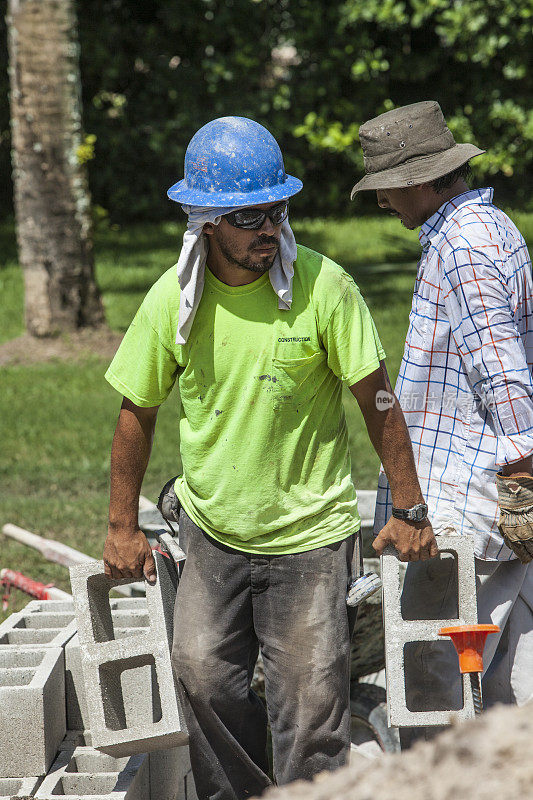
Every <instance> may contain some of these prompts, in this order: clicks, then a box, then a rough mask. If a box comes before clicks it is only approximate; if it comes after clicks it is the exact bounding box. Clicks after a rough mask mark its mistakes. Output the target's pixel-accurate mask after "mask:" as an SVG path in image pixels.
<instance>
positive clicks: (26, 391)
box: [0, 214, 533, 619]
mask: <svg viewBox="0 0 533 800" xmlns="http://www.w3.org/2000/svg"><path fill="white" fill-rule="evenodd" d="M514 218H515V219H516V220H517V222H518V224H519V225H521V227H522V230H524V232H525V233H526V235H528V238H529V239H530V240H531V239H533V215H525V214H515V215H514ZM293 227H294V230H295V233H296V238H297V240H298V241H299V242H301V243H302V244H306V245H308V246H309V247H312V248H314V249H317V250H319V251H321V252H323V253H326V254H327V255H329V256H330V257H331V258H333V259H335V260H336V261H338V262H339V263H340V264H342V265H343V266H344V267H345V268H346V269H347V270H348V271H349V272H350V273H351V274H352V275H353V276H354V278H355V279H356V281H357V283H358V284H359V286H360V288H361V290H362V292H363V295H364V296H365V298H366V300H367V302H368V304H369V306H370V309H371V311H372V314H373V316H374V319H375V322H376V325H377V327H378V330H379V332H380V336H381V339H382V341H383V344H384V347H385V349H386V351H387V356H388V359H387V364H388V369H389V373H390V375H391V378H392V379H395V377H396V375H397V372H398V366H399V363H400V359H401V354H402V350H403V341H404V336H405V331H406V327H407V316H408V312H409V308H410V299H411V292H412V286H413V281H414V272H415V263H416V259H417V257H418V239H417V235H416V233H413V232H409V231H406V230H404V229H403V228H402V227H401V226H400V225H399V223H398V221H397V220H395V219H392V218H389V217H382V218H364V219H354V220H348V221H333V220H302V221H299V222H297V223H294V225H293ZM182 232H183V226H179V225H178V224H177V223H165V224H160V225H138V226H136V227H134V228H131V229H120V230H112V229H110V228H105V229H102V230H100V231H98V232H97V235H96V267H97V279H98V283H99V285H100V287H101V290H102V293H103V297H104V303H105V308H106V314H107V319H108V322H109V324H110V326H111V327H112V328H114V329H116V330H119V331H124V330H125V329H126V328H127V326H128V324H129V322H130V320H131V318H132V317H133V314H134V313H135V311H136V309H137V307H138V305H139V303H140V302H141V300H142V298H143V297H144V294H145V293H146V291H147V289H148V288H149V286H150V285H151V284H152V283H153V282H154V281H155V280H156V279H157V278H158V277H159V275H160V274H161V273H162V272H164V271H165V270H166V269H167V268H168V267H169V266H170V265H172V264H173V263H175V261H176V259H177V253H178V251H179V246H180V239H181V234H182ZM0 247H1V251H0V252H2V253H3V261H2V262H0V319H1V320H2V322H1V325H0V342H2V341H7V340H9V339H11V338H13V337H14V336H17V335H19V334H20V333H22V332H23V318H22V306H23V287H22V278H21V273H20V270H19V268H18V266H17V263H16V247H15V239H14V233H13V226H12V225H10V224H8V223H3V224H0ZM105 367H106V362H105V361H103V360H101V359H99V358H97V357H96V356H93V357H89V358H86V359H85V360H83V361H78V362H76V363H73V362H59V361H55V362H48V363H43V364H39V365H33V366H11V367H4V368H1V369H0V442H1V458H0V525H2V524H4V523H5V522H13V523H15V524H17V525H20V526H22V527H24V528H28V529H29V530H31V531H34V532H35V533H39V534H41V535H44V536H49V537H51V538H57V539H59V540H61V541H64V542H65V543H67V544H70V545H72V546H74V547H77V548H79V549H81V550H83V551H85V552H86V553H89V554H90V555H93V556H96V557H100V556H101V551H102V546H103V542H104V538H105V534H106V518H107V499H108V472H109V449H110V445H111V439H112V436H113V430H114V426H115V421H116V416H117V413H118V409H119V406H120V397H119V396H118V395H117V393H116V392H115V391H114V390H113V389H112V388H111V387H110V386H109V385H108V384H107V383H106V381H105V380H104V378H103V373H104V371H105ZM178 403H179V398H178V396H177V393H176V392H173V394H172V395H171V397H170V398H169V400H168V401H167V403H165V405H164V406H163V407H162V409H161V411H160V413H159V416H158V424H157V431H156V437H155V442H154V449H153V454H152V458H151V461H150V466H149V468H148V472H147V475H146V478H145V482H144V486H143V493H144V494H146V495H147V496H148V497H151V498H152V499H154V498H155V497H156V496H157V494H158V491H159V488H160V487H161V485H162V484H163V483H164V481H165V480H167V479H168V478H169V477H170V476H171V475H173V474H176V473H177V472H179V468H180V464H179V456H178V443H177V430H176V406H177V404H178ZM346 411H347V417H348V423H349V428H350V444H351V449H352V463H353V477H354V481H355V483H356V485H357V486H359V487H360V488H373V487H374V485H375V481H376V474H377V468H378V460H377V458H376V457H375V454H374V453H373V451H372V449H371V447H370V444H369V442H368V439H367V436H366V432H365V430H364V426H363V423H362V419H361V415H360V413H359V411H358V409H357V407H356V404H355V401H353V399H352V397H351V395H350V394H349V393H348V392H347V396H346ZM1 552H2V555H1V558H0V567H10V568H12V569H16V570H20V571H22V572H24V573H25V574H28V575H30V576H32V577H34V578H36V579H38V580H41V581H43V582H45V583H46V582H51V581H53V582H54V583H55V584H56V585H57V586H60V587H61V588H63V589H65V590H67V591H69V590H70V589H69V582H68V574H67V570H66V569H64V568H63V567H59V566H56V565H53V564H49V563H48V562H46V561H45V560H44V559H42V558H41V556H40V555H38V554H37V553H36V552H35V551H33V550H31V549H29V548H26V547H23V546H22V545H18V544H16V543H14V542H12V541H11V540H8V539H3V540H2V551H1ZM27 599H28V598H27V596H25V595H22V594H21V593H17V596H16V597H15V598H14V601H13V602H12V604H11V606H10V610H14V609H16V608H19V607H21V606H23V605H24V604H25V603H26V602H27ZM0 619H2V615H1V614H0Z"/></svg>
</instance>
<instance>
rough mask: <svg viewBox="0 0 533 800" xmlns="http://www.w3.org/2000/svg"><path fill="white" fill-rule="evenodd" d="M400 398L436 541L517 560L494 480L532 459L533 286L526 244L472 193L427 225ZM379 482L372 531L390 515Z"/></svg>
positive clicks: (483, 192)
mask: <svg viewBox="0 0 533 800" xmlns="http://www.w3.org/2000/svg"><path fill="white" fill-rule="evenodd" d="M419 238H420V243H421V245H422V248H423V252H422V258H421V260H420V263H419V265H418V273H417V278H416V283H415V289H414V295H413V304H412V308H411V313H410V315H409V329H408V331H407V340H406V343H405V350H404V354H403V359H402V364H401V367H400V374H399V376H398V381H397V384H396V394H397V396H398V399H399V401H400V405H401V407H402V410H403V412H404V415H405V419H406V421H407V425H408V428H409V434H410V436H411V440H412V443H413V452H414V457H415V463H416V465H417V472H418V476H419V479H420V486H421V488H422V492H423V494H424V497H425V498H426V502H427V504H428V506H429V515H430V519H431V522H432V524H433V528H434V530H435V533H436V534H439V533H445V532H447V533H456V534H463V535H464V534H469V535H474V536H475V552H476V556H478V557H479V558H482V559H485V560H488V561H495V560H508V559H510V558H514V554H513V553H512V552H511V551H510V550H509V549H508V548H507V547H506V546H505V545H504V544H503V540H502V537H501V536H500V533H499V531H498V527H497V524H498V503H497V492H496V485H495V480H494V478H495V475H496V472H497V471H498V469H499V468H500V467H501V465H503V464H508V463H512V462H514V461H519V460H520V459H521V458H524V457H525V456H527V455H529V454H530V453H532V452H533V382H532V377H531V369H532V365H533V285H532V277H531V261H530V258H529V255H528V251H527V247H526V244H525V242H524V239H523V237H522V235H521V234H520V232H519V231H518V230H517V228H516V227H515V225H514V224H513V223H512V222H511V220H510V219H509V218H508V217H507V216H506V215H505V214H504V213H503V212H502V211H500V210H499V209H498V208H496V207H495V206H494V205H492V189H479V190H476V191H469V192H465V193H464V194H461V195H459V196H458V197H455V198H454V199H453V200H451V201H450V202H448V203H445V204H444V205H442V206H441V207H440V208H439V210H438V211H436V212H435V214H433V216H432V217H430V218H429V219H428V220H427V222H425V223H424V224H423V225H422V228H421V230H420V235H419ZM391 505H392V502H391V496H390V489H389V486H388V482H387V479H386V477H385V475H384V474H383V472H382V473H381V474H380V477H379V485H378V498H377V504H376V517H375V530H376V532H378V531H379V530H380V529H381V528H382V527H383V525H384V524H385V522H386V521H387V519H388V518H389V517H390V515H391Z"/></svg>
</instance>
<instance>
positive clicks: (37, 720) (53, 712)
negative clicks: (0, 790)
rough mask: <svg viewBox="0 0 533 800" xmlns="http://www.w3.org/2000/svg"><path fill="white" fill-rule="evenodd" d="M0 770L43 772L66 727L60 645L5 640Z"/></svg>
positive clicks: (19, 774)
mask: <svg viewBox="0 0 533 800" xmlns="http://www.w3.org/2000/svg"><path fill="white" fill-rule="evenodd" d="M0 709H1V711H0V775H2V776H8V777H10V778H23V777H25V776H27V775H37V776H40V775H44V774H45V773H46V771H47V770H48V768H49V766H50V764H51V763H52V761H53V760H54V758H55V755H56V753H57V749H58V747H59V745H60V743H61V740H62V739H63V737H64V735H65V731H66V719H65V660H64V654H63V650H62V648H60V647H41V648H37V647H34V648H30V647H27V646H24V647H17V646H15V645H4V646H0Z"/></svg>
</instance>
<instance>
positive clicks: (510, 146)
mask: <svg viewBox="0 0 533 800" xmlns="http://www.w3.org/2000/svg"><path fill="white" fill-rule="evenodd" d="M1 1H2V0H0V2H1ZM77 8H78V18H79V34H80V44H81V73H82V78H83V80H82V89H83V100H84V126H85V129H86V130H87V131H89V132H90V133H91V134H92V135H94V136H95V137H96V142H95V146H94V158H93V159H91V160H89V176H90V185H91V189H92V193H93V197H94V199H95V203H96V204H97V205H98V206H101V207H102V208H103V209H105V210H106V211H107V212H109V215H110V216H111V217H112V218H113V219H114V220H116V221H120V222H123V221H131V220H134V219H161V218H165V217H166V218H169V217H171V216H172V215H174V214H176V207H175V205H174V204H172V203H170V202H168V201H167V200H166V198H165V190H166V188H167V187H168V186H169V185H170V184H171V183H172V182H173V181H174V180H176V179H178V178H179V177H181V170H182V165H183V156H184V152H185V148H186V146H187V142H188V141H189V139H190V138H191V136H192V134H193V133H194V132H195V131H196V130H197V129H198V128H199V127H200V126H201V125H203V124H204V123H206V122H208V121H209V120H211V119H213V118H214V117H217V116H222V115H225V114H241V115H243V116H250V117H253V118H254V119H256V120H258V121H259V122H261V123H263V124H265V125H266V126H267V127H269V128H270V129H271V130H272V131H273V132H274V133H275V135H276V138H277V139H278V141H279V142H280V144H281V146H282V149H283V152H284V154H285V158H286V166H287V168H288V169H289V170H290V171H291V172H294V173H296V174H297V175H299V176H300V177H301V178H302V179H303V180H304V183H305V192H302V194H301V195H298V196H297V197H296V198H295V200H294V205H295V207H296V206H297V207H298V210H299V212H304V213H306V214H313V215H317V214H320V215H325V214H328V215H333V214H334V215H348V214H353V212H354V207H353V204H351V203H350V201H349V199H348V197H349V190H350V188H351V186H352V185H353V184H354V183H355V181H356V180H357V179H358V178H359V177H360V176H361V174H362V158H361V153H360V147H359V142H358V137H357V133H358V129H359V125H360V124H361V123H362V122H363V121H364V120H365V119H368V118H369V117H372V116H375V115H376V114H379V113H381V112H383V111H387V110H388V109H389V108H392V107H394V106H398V105H403V104H405V103H411V102H416V101H417V100H425V99H426V100H427V99H436V100H438V101H439V102H440V104H441V106H442V108H443V111H444V113H445V115H446V117H447V119H448V120H449V122H450V125H451V127H452V129H453V131H454V134H455V135H456V138H457V139H458V141H465V140H470V141H474V142H475V143H476V144H478V145H480V146H483V147H484V148H486V149H487V150H488V154H487V155H486V156H484V157H483V158H480V159H476V160H474V162H473V165H474V167H475V178H476V181H487V182H490V183H492V184H493V185H495V187H496V189H497V192H498V193H497V199H498V202H499V203H507V204H510V205H513V206H515V207H516V206H517V205H521V206H522V207H524V206H526V207H527V206H528V205H532V200H531V188H530V187H531V182H532V177H533V176H532V168H533V110H532V108H531V96H532V94H533V70H532V69H531V57H532V53H533V3H532V0H469V2H465V0H328V2H324V0H190V1H189V2H188V3H186V4H184V3H183V2H180V0H165V2H164V3H162V2H160V0H143V2H142V3H139V2H138V0H78V2H77ZM0 27H1V21H0ZM0 34H1V31H0ZM1 59H2V51H1V48H0V63H1ZM1 81H2V74H1V72H0V98H1V97H2V92H1ZM4 120H5V112H4V111H3V109H2V103H1V100H0V180H1V176H2V164H3V161H5V154H6V133H5V127H4V129H2V126H3V125H5V123H4ZM2 130H4V134H2ZM87 154H88V155H91V153H90V151H89V150H88V153H87ZM6 198H7V199H9V192H6ZM365 199H366V198H364V197H363V198H362V200H361V201H358V202H360V203H361V202H364V201H365ZM368 201H369V207H372V208H375V203H374V202H373V200H372V199H371V198H370V197H369V198H368ZM1 204H2V197H1V196H0V212H1V210H2V209H1ZM532 207H533V205H532ZM359 208H361V206H360V207H359ZM178 213H179V212H178Z"/></svg>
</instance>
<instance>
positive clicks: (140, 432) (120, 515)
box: [109, 400, 157, 531]
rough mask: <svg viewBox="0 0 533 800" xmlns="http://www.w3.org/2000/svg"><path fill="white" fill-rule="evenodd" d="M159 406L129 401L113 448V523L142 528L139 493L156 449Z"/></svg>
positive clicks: (110, 509)
mask: <svg viewBox="0 0 533 800" xmlns="http://www.w3.org/2000/svg"><path fill="white" fill-rule="evenodd" d="M156 416H157V409H155V413H154V410H153V409H139V408H138V407H136V406H133V404H132V403H130V402H129V401H127V400H125V401H124V403H123V404H122V408H121V410H120V414H119V418H118V422H117V427H116V429H115V435H114V438H113V446H112V448H111V489H110V502H109V526H110V528H111V529H112V530H113V529H121V530H126V529H130V530H131V531H134V530H137V528H138V506H139V494H140V492H141V486H142V481H143V478H144V473H145V472H146V467H147V466H148V461H149V459H150V452H151V449H152V441H153V436H154V430H155V422H156Z"/></svg>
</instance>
